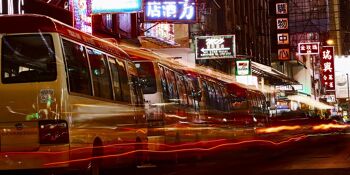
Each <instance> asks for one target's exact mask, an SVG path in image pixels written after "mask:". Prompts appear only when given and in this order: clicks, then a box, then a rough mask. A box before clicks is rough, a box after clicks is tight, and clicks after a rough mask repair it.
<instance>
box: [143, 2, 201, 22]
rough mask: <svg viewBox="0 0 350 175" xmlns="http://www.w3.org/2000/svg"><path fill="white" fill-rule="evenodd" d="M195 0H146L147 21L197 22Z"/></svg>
mask: <svg viewBox="0 0 350 175" xmlns="http://www.w3.org/2000/svg"><path fill="white" fill-rule="evenodd" d="M196 19H197V8H196V3H195V0H157V1H156V0H145V21H153V22H156V21H163V22H164V21H167V22H195V21H196Z"/></svg>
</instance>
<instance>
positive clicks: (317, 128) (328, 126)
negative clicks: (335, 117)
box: [312, 123, 350, 130]
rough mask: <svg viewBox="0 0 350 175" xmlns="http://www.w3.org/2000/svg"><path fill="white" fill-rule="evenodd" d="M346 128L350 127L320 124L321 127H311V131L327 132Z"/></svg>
mask: <svg viewBox="0 0 350 175" xmlns="http://www.w3.org/2000/svg"><path fill="white" fill-rule="evenodd" d="M348 127H350V125H341V124H333V123H329V124H321V125H316V126H313V127H312V129H313V130H329V129H345V128H348Z"/></svg>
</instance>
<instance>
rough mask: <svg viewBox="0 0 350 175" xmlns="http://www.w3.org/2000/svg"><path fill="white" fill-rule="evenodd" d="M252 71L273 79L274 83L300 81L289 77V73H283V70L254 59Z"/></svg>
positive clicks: (296, 82) (295, 82)
mask: <svg viewBox="0 0 350 175" xmlns="http://www.w3.org/2000/svg"><path fill="white" fill-rule="evenodd" d="M251 64H252V71H253V73H254V74H257V75H260V76H265V77H267V78H268V79H271V80H273V81H272V82H273V83H272V84H276V85H278V84H281V85H282V84H299V82H298V81H296V80H294V79H292V78H290V77H288V76H287V75H285V74H283V73H282V72H280V71H278V70H276V69H274V68H272V67H270V66H266V65H263V64H260V63H257V62H254V61H252V63H251Z"/></svg>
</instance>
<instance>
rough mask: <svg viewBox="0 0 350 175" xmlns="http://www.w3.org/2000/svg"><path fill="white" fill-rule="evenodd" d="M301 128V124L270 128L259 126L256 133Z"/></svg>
mask: <svg viewBox="0 0 350 175" xmlns="http://www.w3.org/2000/svg"><path fill="white" fill-rule="evenodd" d="M297 129H301V126H299V125H295V126H277V127H270V128H260V129H257V133H274V132H281V131H285V130H289V131H292V130H297Z"/></svg>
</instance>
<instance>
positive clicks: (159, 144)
mask: <svg viewBox="0 0 350 175" xmlns="http://www.w3.org/2000/svg"><path fill="white" fill-rule="evenodd" d="M215 142H227V140H226V139H218V140H209V141H199V142H192V143H184V144H179V145H168V144H162V143H120V144H111V145H105V146H97V147H95V148H110V147H120V146H136V145H143V146H149V145H155V146H163V147H168V148H179V147H185V146H196V145H202V144H208V143H215ZM91 149H93V147H85V148H76V149H71V150H69V151H60V152H44V151H41V152H2V153H1V154H0V155H7V154H63V153H67V152H75V151H83V150H91Z"/></svg>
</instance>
